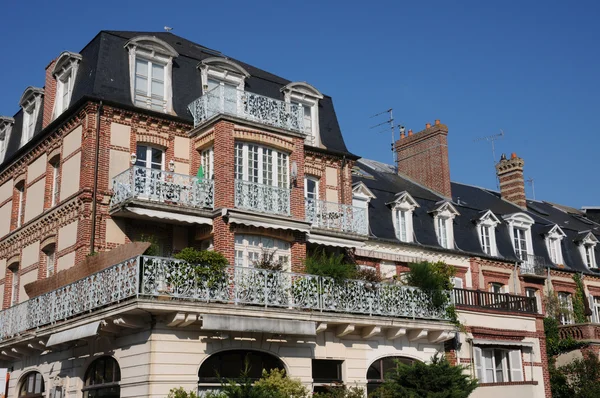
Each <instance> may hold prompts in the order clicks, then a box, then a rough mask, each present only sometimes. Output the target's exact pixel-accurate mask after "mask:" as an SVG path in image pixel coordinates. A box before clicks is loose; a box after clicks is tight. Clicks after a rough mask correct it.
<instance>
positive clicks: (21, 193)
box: [15, 182, 25, 228]
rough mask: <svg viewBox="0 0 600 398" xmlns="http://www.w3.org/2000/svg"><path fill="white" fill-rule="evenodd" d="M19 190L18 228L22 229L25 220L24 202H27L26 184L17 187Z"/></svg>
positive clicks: (22, 183)
mask: <svg viewBox="0 0 600 398" xmlns="http://www.w3.org/2000/svg"><path fill="white" fill-rule="evenodd" d="M15 189H16V190H17V228H20V227H21V225H22V220H23V211H24V210H25V209H24V207H25V206H24V205H25V203H24V201H25V183H24V182H21V183H19V184H17V185H16V186H15Z"/></svg>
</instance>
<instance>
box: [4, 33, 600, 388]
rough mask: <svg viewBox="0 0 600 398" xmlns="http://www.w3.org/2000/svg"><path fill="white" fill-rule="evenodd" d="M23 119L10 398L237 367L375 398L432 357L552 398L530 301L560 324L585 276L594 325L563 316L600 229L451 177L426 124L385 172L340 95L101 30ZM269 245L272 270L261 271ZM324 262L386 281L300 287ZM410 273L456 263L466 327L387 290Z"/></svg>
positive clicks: (516, 190)
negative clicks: (391, 373) (393, 369)
mask: <svg viewBox="0 0 600 398" xmlns="http://www.w3.org/2000/svg"><path fill="white" fill-rule="evenodd" d="M19 105H20V110H19V112H17V113H16V114H15V115H14V116H13V117H0V296H1V298H2V303H3V311H2V312H0V360H1V361H2V364H3V365H4V367H7V368H9V370H10V381H9V389H8V394H9V396H10V397H12V396H23V395H27V396H44V397H64V396H67V397H81V396H84V397H94V396H99V395H100V394H104V395H103V396H115V397H117V396H121V397H164V396H166V395H167V393H168V391H169V390H170V389H171V388H174V387H179V386H183V387H185V388H186V389H194V390H195V389H198V390H199V391H206V390H210V389H215V388H218V385H219V383H218V379H216V377H215V372H214V371H215V370H219V374H221V375H222V376H235V375H237V374H239V370H240V369H241V366H242V364H243V361H244V358H250V361H251V363H252V365H253V366H252V369H255V370H259V369H262V368H263V367H265V368H272V367H280V368H284V369H285V370H286V371H287V372H288V374H289V375H290V376H292V377H295V378H299V379H300V380H301V381H302V382H303V383H305V384H306V385H307V386H309V387H310V388H311V389H314V390H315V391H319V390H320V389H322V388H323V386H324V385H327V384H331V383H334V382H344V383H346V384H348V385H359V386H362V387H366V389H367V390H369V391H372V390H374V389H376V387H377V386H378V384H379V383H381V382H382V381H383V377H384V373H385V371H386V370H387V369H388V368H389V366H392V365H391V364H392V363H393V362H392V360H393V359H401V360H403V361H406V362H411V361H428V360H429V359H430V358H431V357H432V356H433V355H434V354H435V353H437V352H444V353H446V355H447V356H448V357H449V358H451V360H452V361H454V362H455V363H457V364H462V365H465V366H466V367H467V369H468V370H466V371H469V372H471V373H472V374H473V375H474V376H475V377H477V378H478V379H479V381H480V387H479V388H478V389H477V390H476V391H475V393H474V394H473V396H474V397H490V396H505V395H506V394H511V395H513V396H515V397H549V396H550V392H549V385H548V369H547V359H546V356H545V338H544V332H543V316H544V315H543V314H544V310H545V308H544V302H545V300H544V297H545V295H547V294H548V292H549V291H555V292H557V294H558V298H559V299H560V300H561V303H563V304H564V306H565V308H568V307H569V305H570V304H569V303H572V295H574V294H575V291H576V283H575V281H574V280H573V278H572V275H574V274H578V275H583V283H584V286H585V289H586V294H587V295H589V300H590V302H589V305H590V308H591V309H592V310H593V311H592V313H593V315H592V317H591V318H590V322H592V323H590V324H589V325H579V324H577V325H573V324H572V323H573V321H574V320H573V317H572V316H571V317H569V315H568V314H570V312H568V311H564V314H565V316H564V319H562V320H563V321H564V323H565V325H566V326H565V328H564V330H565V333H576V328H583V327H585V328H592V329H593V328H594V326H593V322H594V321H597V320H598V315H597V314H596V312H597V308H600V304H599V305H598V306H596V295H598V303H600V279H598V278H597V276H596V271H595V270H596V269H597V265H596V254H597V251H598V249H597V248H596V243H597V241H598V238H597V237H598V236H600V232H599V230H598V228H600V226H599V224H598V223H597V222H596V221H593V217H586V214H585V213H584V212H580V211H577V210H575V209H569V208H566V207H563V206H558V205H554V204H551V203H547V202H534V201H529V200H527V199H526V198H525V194H524V185H523V184H524V182H523V174H522V173H523V163H524V162H523V160H522V159H520V158H518V157H516V155H515V156H512V157H511V158H510V159H506V158H503V159H501V161H500V162H499V163H498V167H497V170H498V176H499V180H500V187H501V190H500V192H494V191H490V190H486V189H482V188H477V187H472V186H469V185H464V184H459V183H453V182H451V180H450V170H449V163H448V150H447V142H446V136H447V134H448V128H447V127H446V126H445V125H443V124H441V123H440V122H439V121H436V122H435V123H434V125H433V126H432V125H429V124H428V125H426V129H425V130H423V131H421V132H419V133H415V134H413V133H412V131H409V133H408V135H407V136H405V137H401V139H400V140H399V141H398V142H397V143H396V145H395V149H396V151H397V168H396V167H394V166H389V165H384V164H381V163H378V162H375V161H371V160H368V159H361V158H360V157H359V156H356V155H354V154H352V153H350V152H349V151H348V149H347V148H346V145H345V143H344V140H343V137H342V133H341V131H340V128H339V125H338V122H337V119H336V115H335V111H334V108H333V102H332V99H331V97H329V96H327V95H325V94H323V93H321V92H320V91H319V90H318V89H317V88H315V87H313V86H312V85H310V84H308V83H305V82H291V81H288V80H285V79H282V78H280V77H278V76H275V75H273V74H271V73H268V72H266V71H263V70H260V69H258V68H255V67H253V66H251V65H247V64H245V63H243V62H240V61H237V60H234V59H232V58H229V57H226V56H225V55H223V54H221V53H219V52H218V51H215V50H212V49H209V48H206V47H202V46H200V45H198V44H195V43H192V42H190V41H188V40H185V39H183V38H181V37H178V36H175V35H173V34H171V33H165V32H160V33H145V32H115V31H110V32H109V31H103V32H100V33H99V34H98V35H97V36H96V37H95V38H94V39H93V40H92V41H91V42H90V43H89V44H88V45H87V46H86V47H85V48H83V49H82V50H81V51H80V52H79V53H72V52H67V51H65V52H63V53H61V54H60V55H59V56H58V57H57V58H56V59H55V60H53V61H52V62H51V63H50V64H49V65H48V66H47V67H46V83H45V86H44V88H35V87H29V88H27V89H26V90H25V92H24V94H23V96H22V97H21V99H20V101H19ZM139 241H152V242H153V244H154V246H155V247H156V250H157V251H158V253H153V254H158V255H157V256H144V255H142V252H143V250H141V249H140V246H139V245H136V244H134V243H133V242H139ZM187 247H192V248H196V249H201V250H214V251H218V252H220V253H222V254H223V255H224V256H225V258H226V259H227V261H228V263H229V264H230V266H229V267H228V268H227V270H226V272H225V273H224V274H223V275H222V280H221V279H220V280H219V281H217V282H214V281H212V282H211V281H207V280H199V279H198V278H195V277H193V276H190V275H194V273H193V272H194V271H193V267H192V266H190V265H189V264H186V263H183V262H180V261H176V260H174V259H173V258H172V256H173V255H174V254H175V253H177V252H179V251H181V250H182V249H184V248H187ZM146 248H147V246H144V247H143V249H146ZM140 250H141V251H140ZM268 251H270V252H271V253H274V256H275V258H276V260H277V261H278V262H280V263H281V264H282V265H283V270H282V271H268V270H264V269H260V268H257V267H256V266H255V263H256V261H257V260H259V259H260V257H261V255H263V254H264V253H265V252H268ZM321 251H324V252H327V253H346V254H349V255H351V256H352V257H353V258H354V259H355V261H356V263H357V264H358V265H359V266H360V267H365V268H367V269H374V270H376V271H377V272H378V273H379V274H380V275H381V276H382V277H383V279H384V281H383V282H381V283H366V282H365V281H354V280H348V281H343V282H339V281H333V280H331V279H329V278H325V277H319V276H315V275H309V274H306V273H305V272H304V259H305V258H306V257H307V256H310V255H312V254H314V253H318V252H321ZM96 253H101V254H99V255H95V254H96ZM422 260H427V261H444V262H446V263H447V264H450V265H453V266H454V267H455V268H456V271H457V274H456V277H455V279H454V284H455V287H456V288H455V289H454V291H453V292H450V293H449V294H451V296H452V299H453V300H454V302H455V304H456V307H457V309H458V315H459V320H460V322H461V324H462V327H460V328H458V327H457V326H455V325H454V324H452V323H451V322H450V320H449V318H448V316H447V314H446V311H445V309H444V308H437V307H435V306H434V305H432V302H431V297H430V296H429V295H428V294H427V292H424V291H421V290H419V289H416V288H412V287H408V286H404V285H403V284H402V283H400V282H398V281H397V279H398V278H400V279H401V274H402V273H403V272H405V271H406V270H407V265H408V264H410V263H412V262H416V261H422ZM569 295H571V296H569ZM570 297H571V298H570ZM571 307H572V304H571ZM594 314H595V315H594ZM574 328H575V329H574ZM586 330H587V329H586ZM228 372H229V373H228ZM36 394H37V395H36Z"/></svg>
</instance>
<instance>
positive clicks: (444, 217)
mask: <svg viewBox="0 0 600 398" xmlns="http://www.w3.org/2000/svg"><path fill="white" fill-rule="evenodd" d="M457 215H459V213H458V211H457V210H456V208H455V207H454V206H452V204H451V203H450V202H444V203H442V204H441V205H440V206H438V208H437V209H435V210H434V211H433V221H434V227H435V234H436V235H437V238H438V243H439V244H440V246H442V247H443V248H445V249H454V217H456V216H457Z"/></svg>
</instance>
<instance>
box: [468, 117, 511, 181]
mask: <svg viewBox="0 0 600 398" xmlns="http://www.w3.org/2000/svg"><path fill="white" fill-rule="evenodd" d="M503 138H504V130H502V129H500V134H494V135H488V136H487V137H479V138H475V139H474V140H473V142H480V141H487V142H491V143H492V161H493V163H494V175H495V174H496V163H497V161H496V143H495V142H496V141H497V140H501V139H503ZM496 188H498V189H500V183H499V181H498V176H496Z"/></svg>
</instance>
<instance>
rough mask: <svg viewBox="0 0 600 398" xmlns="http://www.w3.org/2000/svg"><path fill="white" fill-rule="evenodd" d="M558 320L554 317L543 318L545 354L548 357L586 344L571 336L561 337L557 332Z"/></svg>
mask: <svg viewBox="0 0 600 398" xmlns="http://www.w3.org/2000/svg"><path fill="white" fill-rule="evenodd" d="M559 325H560V324H559V322H558V320H557V319H556V318H554V317H551V316H549V317H546V318H544V332H545V333H546V354H547V356H548V358H549V359H550V358H552V357H554V356H556V355H559V354H563V353H565V352H569V351H572V350H575V349H577V348H581V347H583V346H585V345H586V343H582V342H580V341H576V340H575V339H573V338H572V337H568V338H566V339H561V338H560V334H559V329H558V326H559Z"/></svg>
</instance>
